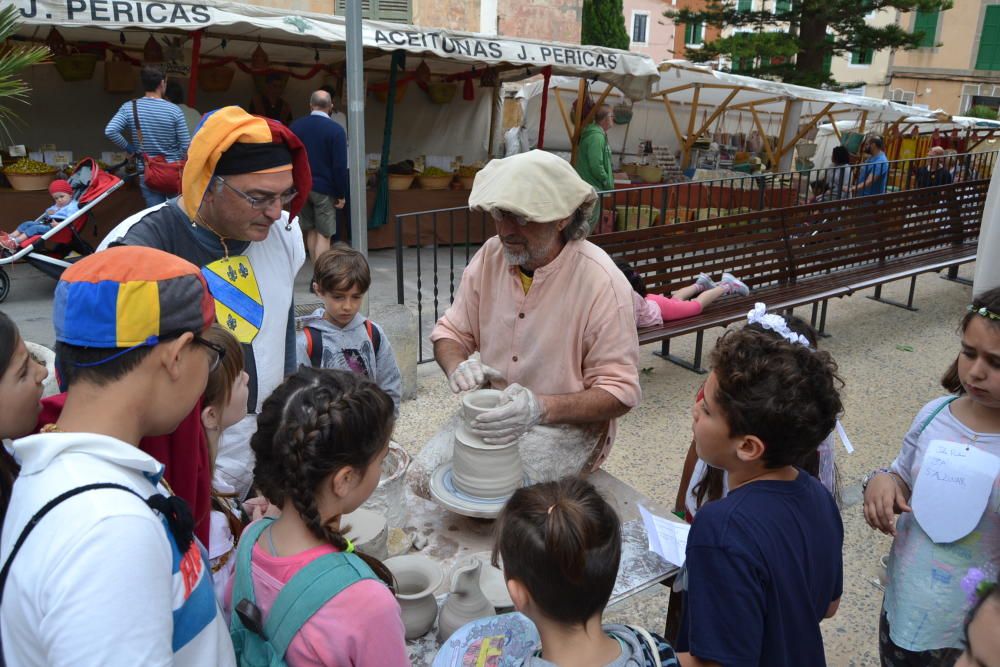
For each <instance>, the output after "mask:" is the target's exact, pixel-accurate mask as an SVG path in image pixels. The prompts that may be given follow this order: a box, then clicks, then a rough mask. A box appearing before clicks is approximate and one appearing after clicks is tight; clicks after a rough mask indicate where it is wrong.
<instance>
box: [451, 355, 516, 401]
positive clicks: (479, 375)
mask: <svg viewBox="0 0 1000 667" xmlns="http://www.w3.org/2000/svg"><path fill="white" fill-rule="evenodd" d="M502 379H503V376H502V375H500V371H498V370H497V369H495V368H493V367H492V366H487V365H486V364H484V363H483V362H482V361H480V359H479V353H478V352H473V353H472V355H471V356H469V358H468V359H466V360H465V361H463V362H462V363H460V364H459V365H458V366H456V367H455V370H453V371H452V372H451V375H450V376H448V384H449V386H450V387H451V390H452V391H453V392H454V393H456V394H457V393H459V392H462V391H469V390H470V389H479V388H480V387H485V386H486V385H488V384H489V383H490V382H491V381H492V380H502Z"/></svg>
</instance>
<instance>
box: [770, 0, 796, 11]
mask: <svg viewBox="0 0 1000 667" xmlns="http://www.w3.org/2000/svg"><path fill="white" fill-rule="evenodd" d="M791 8H792V0H774V13H775V14H780V13H782V12H787V11H790V10H791Z"/></svg>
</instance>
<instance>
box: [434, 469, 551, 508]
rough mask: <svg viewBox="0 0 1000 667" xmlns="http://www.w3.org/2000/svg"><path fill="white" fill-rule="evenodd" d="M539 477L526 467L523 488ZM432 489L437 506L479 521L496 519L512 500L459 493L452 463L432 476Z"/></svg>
mask: <svg viewBox="0 0 1000 667" xmlns="http://www.w3.org/2000/svg"><path fill="white" fill-rule="evenodd" d="M537 477H538V476H537V474H536V473H535V471H534V470H532V469H531V468H529V467H528V466H524V480H523V481H522V482H521V486H528V485H530V484H531V483H532V482H531V480H533V479H537ZM430 487H431V497H433V498H434V501H435V502H436V503H437V504H439V505H441V506H442V507H444V508H445V509H447V510H450V511H452V512H454V513H455V514H461V515H462V516H471V517H475V518H477V519H495V518H496V517H497V515H499V514H500V510H502V509H503V506H504V505H505V504H506V503H507V500H508V499H509V498H510V496H501V497H500V498H477V497H475V496H470V495H469V494H467V493H465V492H464V491H459V490H458V489H457V488H456V487H455V480H454V478H453V476H452V470H451V461H448V462H446V463H443V464H441V465H440V466H438V468H437V470H435V471H434V474H433V475H431V483H430Z"/></svg>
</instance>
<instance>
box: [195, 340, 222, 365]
mask: <svg viewBox="0 0 1000 667" xmlns="http://www.w3.org/2000/svg"><path fill="white" fill-rule="evenodd" d="M194 342H196V343H198V345H203V346H205V347H207V348H208V349H209V354H210V356H209V362H208V372H209V373H211V372H212V371H214V370H215V369H216V368H218V367H219V364H220V363H222V360H223V359H224V358H225V356H226V348H224V347H222V346H221V345H217V344H216V343H213V342H212V341H209V340H205V339H204V338H202V337H201V336H195V337H194Z"/></svg>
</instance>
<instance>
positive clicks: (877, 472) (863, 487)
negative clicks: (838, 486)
mask: <svg viewBox="0 0 1000 667" xmlns="http://www.w3.org/2000/svg"><path fill="white" fill-rule="evenodd" d="M882 474H892V471H891V470H889V469H888V468H877V469H875V470H872V471H871V472H870V473H868V474H867V475H865V476H864V479H862V480H861V494H862V495H864V493H865V491H866V490H867V489H868V482H870V481H872V480H873V479H875V478H876V477H877V476H878V475H882Z"/></svg>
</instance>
